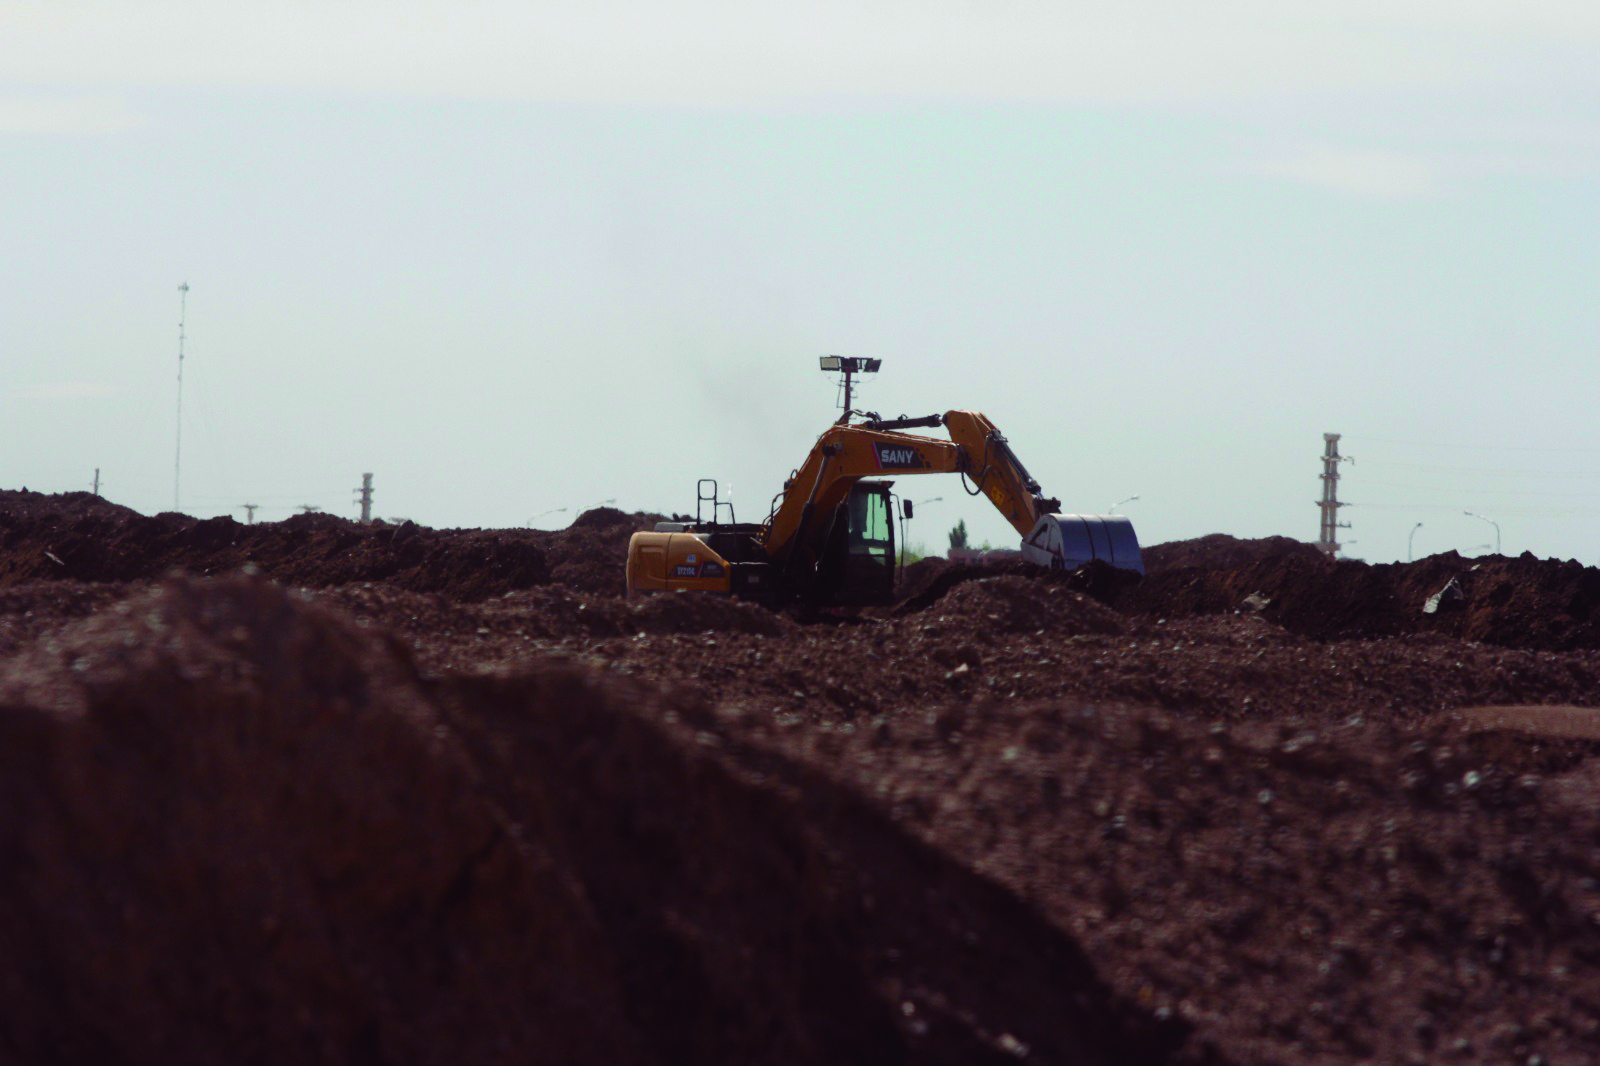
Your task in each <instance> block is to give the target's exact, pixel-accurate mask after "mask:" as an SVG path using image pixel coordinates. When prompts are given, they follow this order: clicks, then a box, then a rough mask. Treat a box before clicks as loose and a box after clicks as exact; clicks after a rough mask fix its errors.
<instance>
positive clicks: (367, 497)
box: [355, 474, 372, 526]
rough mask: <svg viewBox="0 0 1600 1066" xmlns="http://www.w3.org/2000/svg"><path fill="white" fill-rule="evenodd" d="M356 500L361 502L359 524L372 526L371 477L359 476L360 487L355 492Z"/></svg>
mask: <svg viewBox="0 0 1600 1066" xmlns="http://www.w3.org/2000/svg"><path fill="white" fill-rule="evenodd" d="M355 492H356V498H357V499H359V500H360V501H361V524H362V525H364V526H370V525H371V524H372V475H371V474H362V475H361V487H360V488H359V489H356V490H355Z"/></svg>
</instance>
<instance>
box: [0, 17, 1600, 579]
mask: <svg viewBox="0 0 1600 1066" xmlns="http://www.w3.org/2000/svg"><path fill="white" fill-rule="evenodd" d="M1597 59H1600V4H1595V3H1593V2H1592V0H1585V2H1581V3H1580V2H1571V3H1537V2H1535V3H1521V4H1509V3H1492V4H1491V3H1473V2H1470V0H1468V2H1463V0H1455V2H1443V0H1439V2H1433V0H1426V2H1424V0H1387V2H1381V3H1380V2H1376V0H1374V2H1364V0H1343V2H1340V3H1328V4H1284V3H1281V2H1266V0H1261V2H1255V0H1251V2H1243V0H1236V2H1215V3H1209V4H1204V5H1196V4H1186V3H1176V2H1170V3H1153V2H1127V3H1121V4H1113V5H1106V4H1095V5H1088V4H1075V3H1065V2H1060V0H1057V2H1054V3H1033V2H1023V0H1016V2H1009V0H987V2H982V3H980V2H965V3H955V2H941V0H919V2H917V3H910V2H905V3H901V2H883V3H870V2H868V3H859V2H858V3H849V4H846V3H829V2H823V3H818V2H809V3H806V4H792V5H790V4H772V3H769V4H747V3H745V4H735V3H731V2H729V3H711V2H686V3H679V4H676V5H658V4H643V3H624V2H609V3H608V2H598V3H597V2H590V3H588V4H584V5H560V6H557V5H543V4H527V3H488V2H473V0H458V2H456V3H453V4H440V3H437V2H429V3H412V2H404V0H402V2H395V0H386V2H383V3H377V2H369V0H321V2H318V3H309V2H306V3H301V2H287V0H277V2H274V3H272V4H266V3H241V2H234V0H205V2H203V3H202V2H198V0H196V2H167V0H142V2H140V3H129V2H127V0H119V2H114V3H112V2H74V0H49V2H23V3H19V2H13V0H0V164H3V165H0V237H3V241H4V251H5V254H4V256H3V257H0V270H3V271H4V273H5V276H4V279H3V280H4V287H3V289H0V293H3V295H0V485H3V486H4V487H7V488H20V487H23V486H26V487H28V488H31V489H35V490H42V491H52V492H55V491H67V490H73V489H86V488H88V487H89V484H90V480H91V478H92V476H93V472H94V469H95V468H96V467H99V468H100V470H101V476H102V478H103V481H104V490H103V491H104V493H105V495H107V496H108V497H109V498H110V499H112V500H115V501H117V502H120V503H124V504H127V505H129V506H131V507H134V508H137V509H139V510H141V511H144V512H147V513H154V512H156V511H160V510H169V509H171V508H172V507H173V502H174V459H175V452H176V435H177V418H176V406H177V381H176V375H177V347H178V329H177V326H178V315H179V292H178V286H179V284H180V283H182V282H185V281H187V282H188V283H189V285H190V286H191V289H190V291H189V294H188V307H187V347H186V352H187V358H186V360H185V363H184V384H183V420H182V433H183V438H182V439H183V445H182V472H181V482H180V483H179V485H178V486H177V491H178V500H179V504H180V506H181V509H182V510H184V511H186V512H188V513H192V514H196V515H202V516H208V515H212V514H222V513H232V514H234V515H235V516H236V517H239V518H241V519H242V518H243V515H244V512H243V511H242V510H240V509H238V508H239V505H241V504H244V503H246V502H254V503H259V504H261V505H262V509H261V511H260V513H259V517H261V518H265V519H278V518H283V517H286V516H287V515H288V514H290V513H292V512H293V510H294V509H295V507H296V506H297V505H299V504H313V505H316V506H319V507H321V508H322V509H324V510H327V511H331V512H335V513H340V514H345V515H354V513H355V512H354V509H353V506H352V496H353V493H352V491H351V490H352V489H353V488H354V487H355V486H356V485H357V484H358V483H359V481H360V475H361V474H362V472H364V471H372V472H373V473H374V474H375V483H376V490H377V511H378V513H379V514H380V515H383V516H410V517H413V518H415V519H417V520H418V521H421V522H425V523H428V524H431V525H437V526H508V525H521V524H524V523H526V522H528V521H530V520H534V521H535V522H536V524H538V525H541V526H556V525H560V524H562V523H563V522H564V521H566V520H569V519H570V517H571V516H572V515H573V514H575V513H576V512H577V511H579V510H581V509H583V508H584V507H587V506H590V505H593V504H595V503H598V502H600V501H602V500H608V499H615V500H616V502H617V505H618V506H622V507H625V508H627V509H630V510H632V509H653V510H661V511H672V510H692V509H693V504H694V494H695V482H696V479H698V478H701V477H715V478H718V479H719V480H720V481H721V482H722V483H723V485H724V486H725V487H726V486H729V485H731V486H732V490H733V497H734V502H735V504H736V506H737V508H738V511H739V517H740V518H741V519H746V520H754V519H759V518H761V517H764V516H765V514H766V511H767V506H768V503H769V501H770V498H771V496H772V495H773V493H775V492H776V491H777V490H778V489H779V487H780V486H781V483H782V480H783V478H784V477H785V476H786V475H787V474H788V473H789V471H790V470H791V469H792V468H793V467H795V466H797V465H799V463H800V462H801V460H802V459H803V458H804V455H805V453H806V451H807V449H808V448H809V447H810V446H811V444H812V442H813V440H814V439H815V437H816V435H817V434H818V433H819V432H820V431H821V430H822V429H823V428H825V426H826V425H827V424H828V423H829V422H830V421H831V420H832V419H833V418H834V417H835V416H836V410H835V407H834V403H835V392H834V384H833V381H832V379H831V377H830V376H828V375H824V374H823V373H822V372H820V371H819V370H818V368H817V356H818V355H820V354H823V353H829V352H838V353H844V354H853V355H865V356H875V357H879V358H882V359H883V360H884V365H883V371H882V373H881V374H880V375H879V376H878V378H877V379H876V380H874V381H871V382H870V383H869V385H868V387H867V388H866V390H865V393H864V395H863V396H862V397H861V400H862V404H863V405H864V406H866V407H869V408H872V409H875V410H879V411H881V412H882V413H884V414H900V413H908V414H926V413H929V412H932V411H942V410H946V409H949V408H976V409H979V410H982V411H985V412H986V413H987V414H989V416H990V417H991V418H992V419H993V420H994V421H995V422H996V423H997V424H998V425H999V426H1000V427H1001V429H1002V430H1003V431H1005V432H1006V434H1007V435H1008V437H1009V438H1010V439H1011V442H1012V444H1013V446H1014V448H1015V449H1016V450H1017V452H1018V453H1019V454H1020V455H1021V456H1022V458H1023V459H1024V461H1025V462H1026V463H1027V464H1028V466H1029V467H1030V469H1031V470H1032V472H1033V473H1034V475H1035V476H1036V477H1037V478H1038V479H1039V480H1040V481H1041V482H1042V483H1043V484H1044V487H1045V489H1046V490H1047V491H1048V492H1049V493H1051V494H1053V495H1056V496H1059V497H1060V498H1061V500H1062V503H1063V507H1064V509H1066V510H1069V511H1083V512H1097V511H1103V510H1106V509H1108V508H1109V507H1110V506H1111V505H1112V504H1113V503H1115V502H1117V501H1119V500H1123V499H1124V498H1126V497H1130V496H1134V495H1137V496H1138V497H1139V499H1138V500H1136V501H1134V502H1131V503H1126V504H1124V508H1123V509H1124V510H1125V511H1126V513H1127V514H1128V515H1129V516H1130V517H1132V518H1133V519H1134V521H1135V526H1136V528H1137V529H1138V531H1139V535H1140V538H1141V540H1142V541H1143V542H1145V543H1147V544H1152V543H1157V542H1160V541H1165V540H1172V539H1177V538H1183V537H1192V536H1198V535H1201V534H1205V533H1212V532H1226V533H1232V534H1235V535H1237V536H1263V535H1267V534H1284V535H1288V536H1293V537H1298V538H1300V539H1305V540H1314V539H1315V538H1316V535H1317V518H1318V515H1317V508H1316V506H1315V500H1316V499H1317V497H1318V495H1319V493H1320V489H1321V486H1320V482H1319V480H1318V474H1319V473H1320V471H1321V464H1320V458H1319V457H1320V455H1321V452H1322V444H1323V442H1322V434H1323V433H1324V432H1338V433H1343V434H1344V435H1345V438H1344V440H1343V442H1342V445H1343V449H1344V451H1345V452H1346V453H1347V454H1350V455H1353V456H1354V457H1355V461H1354V462H1353V463H1350V464H1346V465H1345V466H1344V467H1343V471H1342V472H1343V474H1344V475H1345V476H1344V480H1343V481H1342V482H1341V496H1342V497H1343V498H1344V499H1347V500H1348V501H1350V502H1351V503H1352V506H1351V507H1349V508H1347V509H1345V510H1344V511H1343V513H1342V517H1343V518H1344V519H1345V520H1348V521H1349V522H1351V524H1352V528H1351V529H1350V530H1348V531H1346V532H1345V536H1346V538H1347V539H1349V540H1351V541H1353V543H1351V544H1350V545H1349V547H1348V549H1347V552H1346V554H1348V555H1352V556H1356V557H1361V558H1367V559H1370V560H1372V561H1390V560H1393V559H1396V558H1400V559H1404V558H1405V557H1406V554H1407V551H1408V539H1409V538H1411V537H1412V535H1413V534H1414V548H1415V551H1416V553H1417V554H1418V555H1419V556H1420V555H1423V554H1428V553H1431V552H1435V551H1442V550H1446V549H1449V548H1455V549H1458V550H1460V551H1462V552H1463V553H1466V554H1474V553H1477V552H1480V551H1482V550H1484V548H1483V546H1484V545H1485V544H1490V545H1491V546H1492V542H1493V541H1494V538H1495V536H1496V532H1497V531H1496V530H1495V529H1494V528H1492V527H1491V525H1490V524H1489V523H1488V522H1486V521H1481V520H1479V519H1476V518H1471V517H1467V516H1466V515H1464V514H1462V512H1463V511H1473V512H1477V513H1479V514H1482V515H1485V516H1487V517H1488V518H1489V519H1492V520H1493V521H1495V522H1497V523H1498V524H1499V530H1498V533H1499V535H1500V536H1501V538H1502V542H1503V549H1504V550H1505V551H1507V552H1508V553H1510V552H1521V551H1523V550H1531V551H1533V552H1534V553H1535V554H1537V555H1540V556H1557V557H1562V558H1579V559H1581V560H1582V561H1584V562H1586V563H1588V564H1591V565H1592V564H1594V563H1596V562H1597V561H1600V535H1597V534H1596V532H1595V530H1596V529H1600V429H1597V422H1596V418H1595V415H1594V410H1595V404H1596V397H1597V388H1596V386H1597V384H1600V374H1597V371H1596V356H1597V354H1600V62H1597ZM902 488H904V490H905V492H906V494H907V495H909V496H910V497H911V498H912V499H915V500H918V501H922V500H927V499H930V498H932V497H942V499H941V500H940V501H939V502H935V503H928V504H926V505H925V506H923V507H922V508H920V509H919V517H918V519H917V520H916V521H915V522H913V524H912V531H911V532H912V539H913V540H921V541H923V542H925V543H926V544H927V546H928V547H929V548H932V549H942V547H943V546H944V540H945V537H944V531H945V530H946V529H947V528H948V527H949V526H950V525H952V524H953V523H954V522H955V521H956V519H957V518H965V519H966V521H967V523H968V525H969V526H971V527H972V528H973V530H974V531H975V532H976V533H977V535H978V537H979V538H980V539H985V538H986V539H989V540H991V541H992V542H994V543H995V544H997V545H999V544H1007V545H1010V544H1012V543H1013V542H1014V540H1015V537H1014V535H1013V534H1012V533H1011V531H1010V528H1009V527H1008V526H1006V525H1005V524H1004V523H1003V522H1001V521H1000V520H999V519H998V518H997V517H996V516H994V515H993V513H992V512H988V511H986V510H985V508H986V505H985V504H982V503H981V502H980V501H973V500H970V499H968V498H967V497H965V496H964V495H963V494H962V489H961V486H960V484H959V482H958V481H957V480H956V479H952V478H942V477H941V478H922V479H918V480H916V481H902ZM563 508H564V510H561V509H563ZM1419 522H1420V523H1422V526H1421V528H1420V529H1419V528H1416V524H1417V523H1419Z"/></svg>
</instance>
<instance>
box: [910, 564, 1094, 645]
mask: <svg viewBox="0 0 1600 1066" xmlns="http://www.w3.org/2000/svg"><path fill="white" fill-rule="evenodd" d="M938 603H939V611H940V612H941V613H944V614H950V615H955V616H956V617H958V618H963V619H967V620H969V621H970V623H971V624H972V625H973V626H981V627H983V628H984V629H986V630H988V631H989V632H991V633H995V634H1009V633H1038V634H1041V635H1045V634H1048V635H1049V636H1050V637H1051V638H1059V637H1063V636H1076V635H1079V634H1086V633H1094V634H1112V633H1121V632H1123V631H1124V629H1125V628H1126V626H1125V625H1124V623H1123V620H1122V616H1121V615H1119V614H1117V613H1116V612H1115V611H1113V610H1111V609H1110V608H1109V607H1106V606H1105V605H1103V604H1100V603H1097V602H1096V601H1094V600H1091V599H1090V598H1089V597H1087V596H1085V595H1083V594H1082V593H1079V592H1074V591H1072V590H1071V589H1070V588H1068V587H1067V584H1066V583H1065V582H1054V583H1052V582H1044V581H1039V580H1037V579H1035V578H1034V577H1033V576H1031V575H1023V574H1001V575H989V576H984V577H979V578H976V579H974V580H970V581H966V582H963V583H961V584H959V585H957V586H955V587H954V588H952V589H951V591H950V592H948V593H947V594H946V595H944V596H943V597H942V598H940V600H939V601H938Z"/></svg>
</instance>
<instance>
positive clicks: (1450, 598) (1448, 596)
mask: <svg viewBox="0 0 1600 1066" xmlns="http://www.w3.org/2000/svg"><path fill="white" fill-rule="evenodd" d="M1466 598H1467V597H1466V594H1465V593H1464V592H1462V591H1461V582H1460V581H1459V580H1457V579H1456V578H1451V579H1450V580H1449V582H1447V583H1446V584H1445V586H1444V588H1442V589H1440V590H1439V591H1438V592H1435V593H1434V594H1433V595H1432V596H1429V597H1428V599H1427V601H1426V602H1425V603H1423V605H1422V613H1423V614H1438V613H1439V611H1440V610H1441V609H1448V608H1452V607H1459V606H1461V601H1462V600H1464V599H1466Z"/></svg>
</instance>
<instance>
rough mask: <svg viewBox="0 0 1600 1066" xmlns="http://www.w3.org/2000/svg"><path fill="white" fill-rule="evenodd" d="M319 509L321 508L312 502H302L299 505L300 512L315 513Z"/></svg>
mask: <svg viewBox="0 0 1600 1066" xmlns="http://www.w3.org/2000/svg"><path fill="white" fill-rule="evenodd" d="M320 510H322V508H320V507H318V506H317V505H316V504H314V503H302V504H301V505H300V513H301V514H316V513H317V512H318V511H320Z"/></svg>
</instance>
